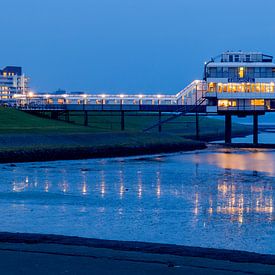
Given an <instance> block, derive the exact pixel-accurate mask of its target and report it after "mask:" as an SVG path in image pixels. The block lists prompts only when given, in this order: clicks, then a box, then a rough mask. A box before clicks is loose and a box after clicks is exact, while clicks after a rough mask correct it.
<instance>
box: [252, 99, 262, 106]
mask: <svg viewBox="0 0 275 275" xmlns="http://www.w3.org/2000/svg"><path fill="white" fill-rule="evenodd" d="M251 105H253V106H264V99H252V100H251Z"/></svg>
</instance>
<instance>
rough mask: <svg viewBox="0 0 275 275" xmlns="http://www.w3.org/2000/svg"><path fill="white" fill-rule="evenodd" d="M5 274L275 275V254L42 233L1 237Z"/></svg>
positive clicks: (0, 264) (1, 262)
mask: <svg viewBox="0 0 275 275" xmlns="http://www.w3.org/2000/svg"><path fill="white" fill-rule="evenodd" d="M0 270H1V274H101V275H103V274H275V256H272V255H261V254H256V253H248V252H240V251H230V250H219V249H207V248H197V247H185V246H177V245H162V244H153V243H141V242H122V241H107V240H97V239H86V238H78V237H65V236H56V235H39V234H13V233H1V234H0Z"/></svg>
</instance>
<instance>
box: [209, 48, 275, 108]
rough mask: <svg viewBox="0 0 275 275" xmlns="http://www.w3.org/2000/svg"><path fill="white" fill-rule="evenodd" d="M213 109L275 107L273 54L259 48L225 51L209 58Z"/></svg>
mask: <svg viewBox="0 0 275 275" xmlns="http://www.w3.org/2000/svg"><path fill="white" fill-rule="evenodd" d="M204 80H205V81H206V83H207V91H206V94H205V97H206V98H207V99H208V106H209V107H208V110H209V111H211V110H212V111H214V112H215V111H218V112H223V111H238V112H242V111H264V110H270V109H271V108H274V107H275V91H274V82H275V64H274V63H273V57H272V56H270V55H266V54H263V53H259V52H225V53H223V54H221V55H220V56H218V57H217V58H214V59H212V60H210V61H209V62H207V63H206V64H205V70H204Z"/></svg>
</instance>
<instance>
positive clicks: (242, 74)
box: [239, 67, 244, 78]
mask: <svg viewBox="0 0 275 275" xmlns="http://www.w3.org/2000/svg"><path fill="white" fill-rule="evenodd" d="M239 77H240V78H244V67H240V68H239Z"/></svg>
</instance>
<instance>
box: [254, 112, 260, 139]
mask: <svg viewBox="0 0 275 275" xmlns="http://www.w3.org/2000/svg"><path fill="white" fill-rule="evenodd" d="M258 131H259V121H258V114H254V115H253V144H258V143H259V138H258Z"/></svg>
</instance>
